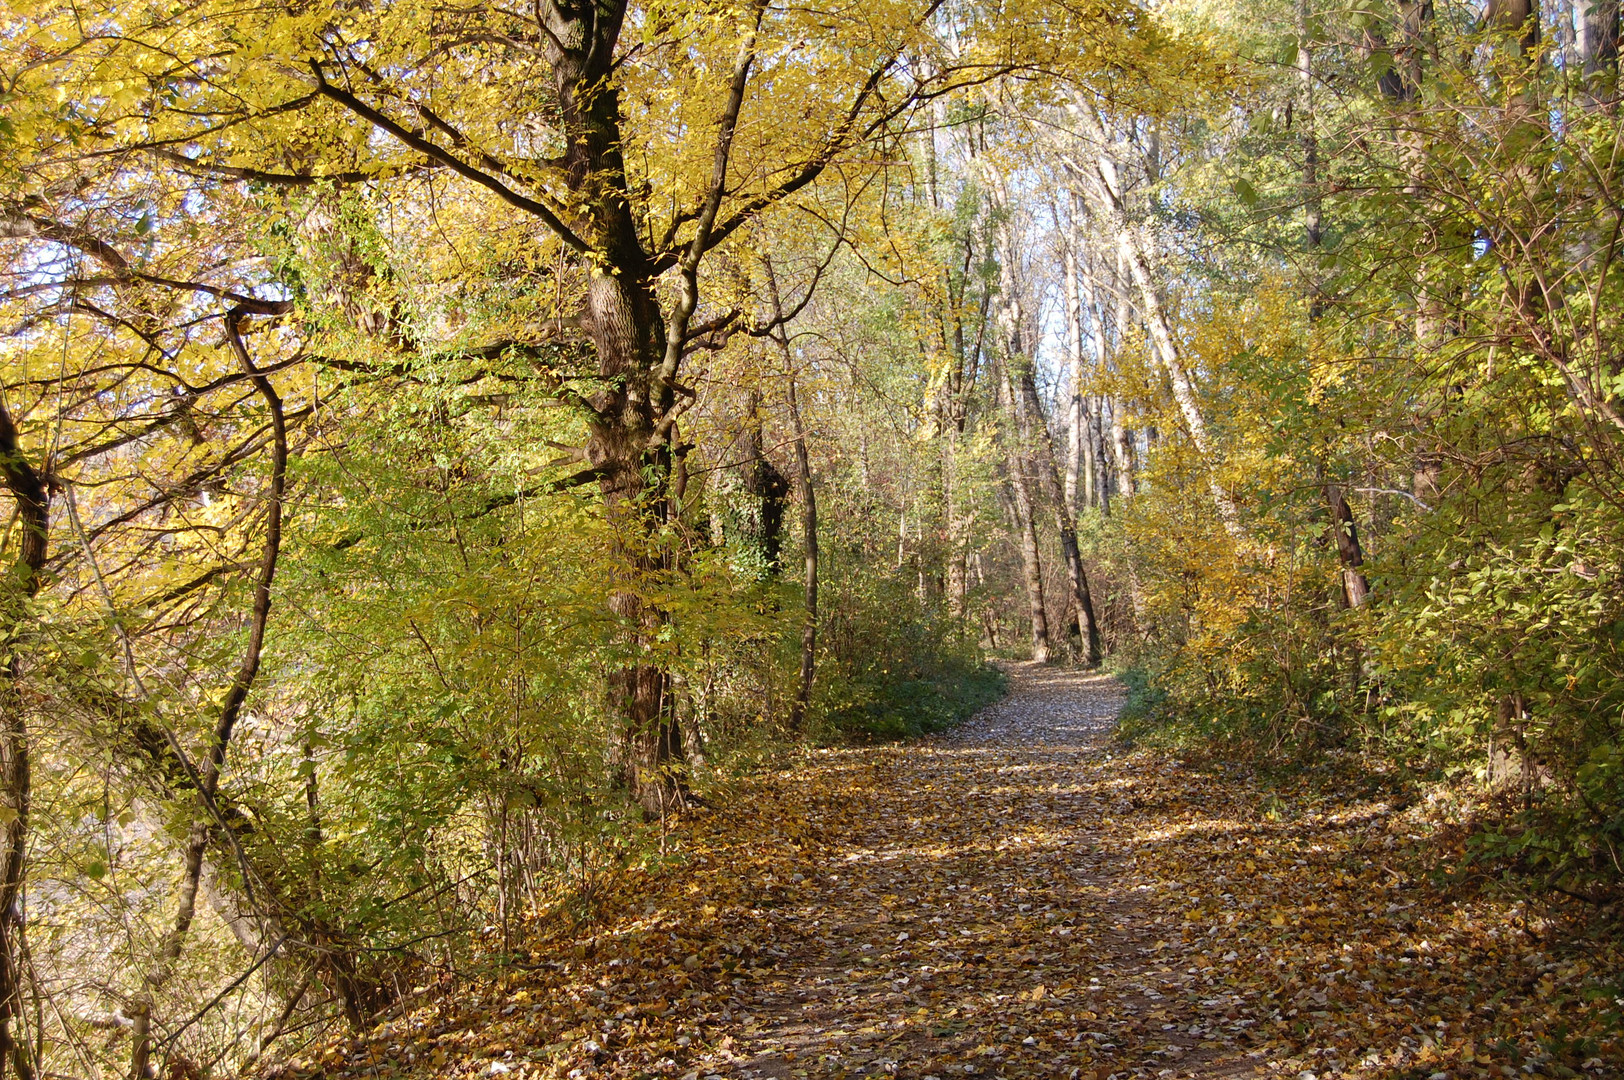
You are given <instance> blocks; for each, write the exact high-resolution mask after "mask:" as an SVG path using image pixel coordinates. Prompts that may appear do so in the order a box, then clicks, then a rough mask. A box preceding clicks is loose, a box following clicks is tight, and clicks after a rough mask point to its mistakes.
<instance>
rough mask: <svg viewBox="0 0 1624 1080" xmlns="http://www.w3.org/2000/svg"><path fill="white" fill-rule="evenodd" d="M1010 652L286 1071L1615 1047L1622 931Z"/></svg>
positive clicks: (1039, 1072)
mask: <svg viewBox="0 0 1624 1080" xmlns="http://www.w3.org/2000/svg"><path fill="white" fill-rule="evenodd" d="M1121 704H1122V690H1121V687H1120V685H1119V684H1117V683H1116V682H1115V681H1114V680H1112V679H1111V678H1110V677H1109V676H1104V675H1091V674H1085V673H1080V672H1075V671H1066V670H1061V669H1054V668H1041V667H1035V666H1032V665H1016V666H1014V667H1013V669H1012V685H1011V692H1010V694H1009V696H1008V697H1006V698H1005V699H1004V700H1003V701H1002V702H1000V703H998V704H997V705H995V706H993V707H991V708H989V709H987V710H985V711H984V712H982V713H981V714H980V715H978V716H977V717H976V718H974V719H973V720H972V721H970V722H969V723H967V724H966V725H964V726H963V727H961V728H960V729H958V730H957V731H955V732H954V733H952V734H951V735H950V736H947V737H944V738H939V739H935V740H931V741H928V742H922V743H913V744H905V745H897V746H886V747H877V748H861V749H843V750H836V751H822V752H818V753H816V754H813V755H810V756H809V758H808V759H807V761H806V763H805V764H804V765H803V766H801V767H798V768H796V769H794V770H790V771H785V772H782V773H778V774H775V775H772V776H769V777H764V778H761V779H760V780H759V782H756V783H754V784H753V785H751V786H750V787H749V788H748V789H747V790H744V791H741V792H738V793H735V795H734V796H733V797H732V798H731V799H730V800H729V801H728V803H727V804H726V805H725V806H723V807H722V808H721V809H718V810H713V811H704V812H700V813H697V814H694V815H692V816H691V817H690V818H689V819H688V820H687V821H685V822H684V823H683V824H682V826H681V828H680V829H678V830H677V831H676V832H675V833H674V834H673V837H672V843H673V844H674V845H675V846H676V847H677V848H678V850H679V851H680V854H681V859H682V865H681V866H679V867H677V868H674V869H670V868H668V869H665V870H662V871H656V872H643V873H631V872H628V873H627V874H625V875H624V876H623V877H620V878H617V879H616V880H615V881H613V882H612V883H611V884H610V885H609V886H608V887H607V889H606V890H605V900H604V903H603V907H602V910H600V912H599V913H598V916H597V917H596V918H595V919H594V920H592V921H591V922H589V923H586V924H583V925H580V926H577V927H575V928H574V929H573V930H571V929H568V928H564V927H556V928H555V929H554V930H553V931H552V932H551V933H550V934H544V935H542V936H541V937H540V938H539V939H538V940H536V941H534V942H533V944H532V948H533V956H534V957H535V958H536V959H537V961H538V963H537V964H536V965H535V966H534V968H533V969H530V970H519V971H513V972H510V973H508V974H506V975H504V976H502V977H500V978H497V979H494V980H490V981H486V982H483V983H480V984H478V985H474V986H467V987H461V988H459V989H458V990H457V992H455V993H449V992H448V993H447V994H446V995H445V996H444V997H443V998H442V999H441V1000H440V1001H438V1002H437V1003H435V1004H432V1005H429V1006H425V1007H423V1008H420V1009H418V1010H417V1011H415V1012H413V1013H411V1014H410V1015H406V1016H403V1017H400V1018H398V1019H395V1020H392V1021H389V1022H387V1023H385V1024H383V1025H382V1026H380V1027H379V1028H378V1029H377V1030H375V1031H374V1032H372V1033H370V1034H369V1035H368V1036H367V1037H366V1038H365V1039H362V1040H356V1041H354V1042H352V1043H348V1044H342V1045H333V1046H329V1047H326V1048H325V1052H324V1053H323V1052H320V1051H318V1052H313V1053H311V1054H307V1055H306V1056H305V1057H303V1058H301V1059H299V1060H296V1061H293V1062H289V1063H287V1064H286V1065H285V1066H284V1068H283V1069H282V1070H281V1071H282V1072H283V1073H284V1074H286V1075H288V1076H309V1075H313V1074H325V1075H333V1076H362V1075H367V1076H388V1075H432V1076H467V1077H473V1076H500V1075H510V1076H513V1077H515V1078H518V1077H548V1078H560V1080H586V1078H589V1077H590V1078H597V1077H603V1078H649V1077H672V1078H675V1080H713V1078H717V1077H721V1078H728V1080H731V1078H735V1077H737V1078H740V1080H751V1078H765V1077H773V1078H783V1080H800V1078H813V1077H855V1076H859V1075H865V1076H875V1077H879V1076H899V1077H913V1078H928V1077H935V1078H937V1080H948V1078H952V1077H988V1076H1008V1077H1018V1076H1056V1077H1066V1078H1068V1080H1083V1078H1087V1080H1101V1078H1106V1077H1112V1076H1115V1077H1118V1078H1128V1077H1230V1076H1255V1075H1266V1076H1289V1077H1293V1078H1296V1080H1326V1078H1328V1077H1344V1076H1345V1077H1361V1078H1363V1077H1371V1078H1375V1077H1394V1078H1397V1077H1416V1078H1420V1080H1457V1078H1465V1077H1495V1076H1506V1077H1510V1076H1516V1077H1547V1076H1548V1077H1557V1076H1574V1075H1592V1076H1599V1075H1618V1074H1619V1073H1620V1065H1619V1063H1620V1062H1621V1061H1624V1040H1621V1038H1620V1033H1619V1011H1620V1003H1621V1002H1620V998H1621V997H1624V983H1621V982H1620V971H1621V970H1624V968H1621V965H1620V950H1619V944H1618V940H1617V938H1616V936H1613V935H1612V934H1611V933H1604V934H1601V935H1599V936H1598V935H1592V936H1590V937H1582V936H1575V935H1574V934H1572V933H1569V934H1567V935H1565V936H1564V935H1553V934H1551V933H1550V932H1549V930H1548V928H1546V927H1545V925H1544V923H1543V922H1542V919H1541V917H1540V916H1539V915H1537V914H1536V913H1534V912H1532V911H1531V910H1529V909H1528V908H1527V907H1526V905H1525V904H1524V903H1522V902H1518V901H1514V900H1511V899H1505V898H1496V897H1494V896H1492V895H1489V894H1486V893H1478V894H1475V895H1451V894H1450V893H1449V892H1446V891H1440V890H1439V889H1438V888H1435V887H1434V886H1432V885H1431V884H1429V883H1428V882H1427V881H1425V880H1423V878H1422V875H1423V873H1424V867H1423V864H1422V862H1421V861H1420V856H1419V855H1418V851H1417V846H1416V845H1417V841H1418V840H1419V839H1420V838H1419V836H1418V835H1417V834H1416V832H1414V830H1417V829H1419V828H1422V825H1421V823H1420V822H1419V821H1418V820H1417V818H1416V816H1415V814H1416V812H1415V810H1414V809H1411V810H1409V811H1398V810H1395V809H1394V808H1393V807H1392V806H1390V805H1388V804H1387V803H1385V802H1382V801H1380V800H1379V799H1376V798H1374V797H1363V798H1361V797H1355V796H1348V797H1343V798H1330V797H1325V796H1323V795H1319V796H1314V797H1310V796H1309V795H1308V794H1306V793H1305V795H1304V797H1303V798H1302V799H1301V800H1299V805H1297V806H1295V807H1287V808H1286V809H1285V811H1284V812H1283V811H1282V808H1281V805H1280V803H1279V800H1278V798H1277V797H1276V796H1272V795H1271V796H1270V797H1269V798H1265V795H1264V792H1263V790H1262V789H1261V788H1260V787H1259V786H1258V785H1257V784H1256V783H1255V782H1254V781H1252V780H1251V779H1250V778H1247V777H1241V776H1237V775H1234V774H1233V773H1226V772H1213V771H1204V770H1200V769H1196V768H1193V767H1189V766H1186V765H1185V764H1184V763H1182V762H1180V761H1178V760H1176V759H1173V758H1170V757H1168V756H1166V755H1165V754H1162V753H1155V752H1148V751H1126V750H1124V749H1122V748H1120V747H1118V746H1116V745H1114V744H1113V743H1112V741H1111V735H1112V732H1113V730H1114V727H1115V720H1116V716H1117V713H1118V712H1119V710H1120V707H1121Z"/></svg>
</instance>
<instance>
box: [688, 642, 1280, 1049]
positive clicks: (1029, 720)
mask: <svg viewBox="0 0 1624 1080" xmlns="http://www.w3.org/2000/svg"><path fill="white" fill-rule="evenodd" d="M1011 681H1012V684H1011V687H1010V694H1009V696H1008V697H1007V698H1005V699H1004V700H1003V701H1002V702H1000V703H999V704H998V705H996V706H994V707H992V708H991V709H988V710H987V711H986V712H984V713H982V714H981V715H980V716H978V717H976V718H975V719H974V720H973V721H971V722H970V723H969V724H967V725H966V726H965V727H963V728H961V729H959V730H958V731H956V732H954V733H953V735H952V736H951V737H949V738H944V739H940V740H937V741H934V742H931V743H927V744H924V745H913V746H909V747H904V748H896V749H890V750H885V751H878V752H876V753H878V754H879V755H880V756H881V761H880V763H879V766H878V774H877V775H876V776H874V777H873V778H872V781H871V783H869V784H868V785H865V790H864V792H863V797H864V799H865V800H866V803H867V804H866V805H865V807H864V812H863V814H862V815H861V818H862V819H863V820H864V821H866V823H867V824H866V827H863V828H861V830H860V831H859V832H857V834H856V835H853V836H851V837H850V842H849V844H848V845H846V846H845V850H843V851H840V852H839V853H838V854H836V855H835V857H833V858H832V859H830V860H828V861H827V863H826V864H825V865H824V866H823V867H821V872H820V873H817V874H814V875H812V876H810V878H809V879H807V878H803V881H802V882H799V883H797V884H800V885H801V886H802V887H801V888H799V889H797V890H796V891H795V894H794V895H795V903H794V904H793V905H792V906H788V907H785V908H781V909H778V910H777V911H775V913H774V921H775V922H777V923H778V924H779V925H781V926H786V927H789V926H794V927H795V928H796V929H797V930H799V931H800V933H798V934H795V935H793V936H790V940H791V941H794V942H795V945H794V947H793V948H792V949H790V950H786V951H785V952H784V955H783V956H782V957H779V958H777V959H778V962H777V964H776V971H775V973H774V978H772V979H771V980H769V981H764V982H760V983H756V984H752V985H749V986H748V987H747V988H745V990H744V992H743V993H740V994H739V995H737V996H736V997H735V999H734V1000H733V1001H732V1002H730V1005H729V1008H728V1009H727V1013H728V1015H727V1016H718V1017H717V1020H718V1021H719V1022H720V1023H721V1024H722V1025H723V1026H725V1027H731V1028H733V1034H732V1039H731V1042H732V1044H733V1045H732V1046H730V1047H729V1051H730V1052H728V1053H726V1054H723V1055H721V1056H719V1058H718V1059H717V1060H714V1061H711V1062H707V1063H706V1064H707V1066H709V1067H711V1068H715V1069H717V1070H718V1072H731V1073H732V1074H734V1075H738V1076H742V1077H756V1076H761V1077H784V1078H792V1077H797V1076H803V1075H804V1076H834V1075H841V1074H844V1073H857V1072H865V1073H875V1072H879V1073H897V1074H900V1075H908V1076H926V1075H938V1076H942V1077H946V1076H951V1075H971V1076H974V1075H985V1074H1010V1075H1014V1074H1021V1075H1046V1074H1054V1075H1061V1076H1065V1075H1070V1074H1071V1073H1072V1072H1073V1071H1074V1070H1076V1069H1078V1067H1079V1066H1080V1065H1081V1064H1085V1063H1086V1064H1089V1065H1090V1066H1091V1067H1092V1066H1094V1065H1095V1064H1096V1063H1099V1062H1111V1063H1116V1064H1118V1065H1120V1066H1122V1067H1126V1068H1130V1069H1132V1068H1134V1067H1138V1068H1141V1069H1151V1070H1155V1071H1158V1072H1159V1071H1161V1070H1164V1069H1169V1068H1172V1069H1175V1070H1176V1072H1177V1073H1178V1074H1179V1075H1184V1074H1188V1073H1191V1072H1192V1070H1194V1071H1195V1072H1199V1074H1200V1075H1223V1074H1227V1073H1228V1072H1229V1071H1231V1070H1230V1068H1228V1067H1221V1066H1220V1064H1219V1062H1220V1059H1222V1058H1223V1057H1225V1053H1224V1051H1226V1050H1231V1049H1234V1048H1236V1047H1237V1041H1236V1040H1237V1037H1238V1036H1241V1035H1243V1033H1244V1032H1245V1028H1246V1027H1247V1026H1248V1025H1247V1023H1246V1022H1244V1021H1241V1022H1237V1023H1234V1024H1230V1025H1228V1026H1227V1027H1226V1024H1225V1022H1224V1021H1223V1020H1222V1018H1221V1017H1220V1018H1219V1019H1217V1020H1216V1021H1215V1019H1214V1010H1215V1009H1220V1008H1221V1007H1222V1005H1223V1004H1224V1002H1223V1001H1222V998H1223V994H1222V992H1221V991H1220V990H1215V989H1210V988H1211V987H1212V985H1213V982H1214V980H1213V979H1211V978H1208V979H1205V980H1203V979H1201V978H1200V977H1199V975H1198V973H1195V972H1193V971H1192V972H1186V971H1183V970H1181V969H1175V968H1172V967H1169V966H1168V965H1167V964H1166V963H1165V962H1164V959H1165V958H1163V957H1162V956H1161V953H1162V952H1163V951H1164V950H1165V943H1163V944H1162V945H1161V947H1160V948H1159V947H1158V942H1159V939H1160V938H1161V937H1162V936H1164V935H1165V933H1166V931H1165V930H1164V929H1163V927H1162V926H1161V925H1159V923H1160V922H1161V920H1160V918H1159V914H1158V913H1157V911H1156V910H1155V908H1153V907H1151V906H1149V905H1147V904H1146V903H1144V902H1143V896H1144V894H1145V893H1146V892H1150V891H1154V889H1155V888H1156V886H1155V885H1154V884H1153V883H1151V882H1147V881H1144V880H1141V879H1140V877H1138V876H1136V875H1135V873H1134V870H1133V866H1132V864H1131V863H1130V862H1129V858H1128V857H1127V856H1126V855H1125V853H1123V852H1121V851H1112V850H1108V849H1106V848H1103V847H1102V846H1101V839H1102V838H1101V836H1100V830H1101V827H1102V825H1105V824H1106V823H1107V822H1108V820H1110V819H1112V817H1113V815H1114V814H1116V813H1117V812H1119V811H1122V810H1128V809H1131V808H1132V796H1131V795H1130V794H1129V793H1127V792H1124V791H1122V790H1120V788H1121V786H1122V781H1123V776H1122V774H1121V772H1120V769H1119V766H1118V763H1117V762H1116V760H1115V759H1114V758H1113V755H1112V752H1111V750H1110V748H1109V744H1108V739H1109V736H1110V734H1111V732H1112V730H1113V729H1114V727H1115V721H1116V716H1117V714H1118V712H1119V711H1120V709H1121V705H1122V700H1123V694H1122V690H1121V688H1120V686H1119V685H1118V684H1117V683H1115V681H1114V680H1113V679H1111V678H1110V677H1109V676H1105V675H1089V674H1084V673H1079V672H1073V671H1064V670H1058V669H1053V668H1040V667H1035V666H1030V665H1017V666H1014V667H1012V668H1011ZM787 936H788V935H787ZM1192 988H1201V989H1202V990H1203V991H1204V993H1205V995H1206V996H1207V998H1208V999H1209V1000H1206V1001H1199V1000H1192V997H1193V996H1194V995H1192V994H1191V993H1189V992H1188V991H1190V990H1191V989H1192ZM1214 998H1216V1000H1212V999H1214ZM1228 1056H1229V1057H1234V1055H1233V1054H1230V1055H1228ZM724 1066H726V1068H724ZM702 1075H703V1074H702ZM1091 1075H1092V1071H1091Z"/></svg>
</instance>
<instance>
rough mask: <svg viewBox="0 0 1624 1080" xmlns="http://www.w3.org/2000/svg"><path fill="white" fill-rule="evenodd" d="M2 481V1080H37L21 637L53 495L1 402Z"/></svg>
mask: <svg viewBox="0 0 1624 1080" xmlns="http://www.w3.org/2000/svg"><path fill="white" fill-rule="evenodd" d="M0 479H3V480H4V482H5V485H6V487H7V489H8V490H10V492H11V496H12V500H13V503H14V505H15V513H16V520H17V525H18V530H19V533H20V535H19V536H18V538H17V561H16V563H14V564H13V565H12V568H11V571H10V574H9V577H10V579H11V580H10V581H7V582H5V583H4V584H3V589H4V593H3V594H0V605H3V606H0V618H3V620H4V623H3V627H4V630H5V632H6V640H7V641H8V642H10V647H9V649H8V650H7V651H8V654H9V655H8V656H7V658H6V660H5V663H4V666H3V667H0V811H3V820H0V1075H3V1074H4V1072H5V1069H6V1066H7V1064H8V1063H9V1064H10V1066H11V1069H12V1071H13V1072H15V1073H16V1075H17V1077H18V1080H32V1078H33V1076H34V1064H33V1060H32V1058H31V1057H30V1055H29V1049H28V1043H27V1042H26V1041H25V1040H23V1039H20V1038H18V1033H17V1031H16V1029H15V1024H16V1023H17V1022H18V1021H19V1020H20V1019H21V1017H22V1005H23V978H22V936H23V914H22V912H23V906H22V902H21V900H22V889H23V881H24V879H25V877H26V875H27V872H28V862H27V856H28V811H29V798H30V796H31V794H32V783H31V775H30V771H29V742H28V719H27V717H26V715H25V714H24V711H23V695H22V689H21V686H20V685H19V684H20V682H21V679H22V659H21V656H20V649H19V647H18V646H19V632H20V630H21V628H22V627H23V626H24V625H25V623H26V622H27V620H28V619H29V610H28V609H29V606H30V603H31V601H32V600H33V598H34V595H35V594H36V593H38V592H39V587H40V568H41V567H42V566H44V565H45V554H46V544H47V539H48V535H49V529H50V505H51V490H50V486H49V484H48V482H47V481H46V478H45V477H44V476H43V475H42V474H41V473H40V472H39V471H38V470H36V469H35V468H34V467H33V465H31V464H30V463H29V461H28V459H27V458H26V457H25V456H24V455H23V453H22V450H21V448H20V447H19V446H18V442H17V427H16V425H15V424H14V423H12V419H11V414H10V413H8V412H7V411H6V408H5V405H4V403H3V402H0Z"/></svg>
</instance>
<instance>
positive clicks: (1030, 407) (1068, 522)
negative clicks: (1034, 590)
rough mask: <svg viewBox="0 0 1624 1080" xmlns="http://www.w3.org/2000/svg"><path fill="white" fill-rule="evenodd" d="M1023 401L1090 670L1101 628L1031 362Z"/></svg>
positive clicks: (1024, 369) (1096, 660)
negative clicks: (1051, 509)
mask: <svg viewBox="0 0 1624 1080" xmlns="http://www.w3.org/2000/svg"><path fill="white" fill-rule="evenodd" d="M1020 384H1021V397H1022V399H1023V400H1024V403H1025V409H1024V412H1025V414H1026V420H1025V423H1024V424H1023V425H1022V427H1023V428H1026V429H1029V430H1030V431H1031V439H1030V441H1029V443H1028V445H1029V446H1030V447H1031V449H1032V450H1033V452H1034V453H1036V455H1037V459H1038V473H1039V476H1040V478H1041V479H1042V481H1043V486H1044V488H1045V489H1046V494H1047V495H1048V497H1049V504H1050V505H1051V506H1052V507H1053V508H1054V519H1055V528H1056V529H1057V530H1058V531H1059V533H1060V550H1061V553H1062V554H1063V555H1064V556H1065V559H1066V577H1067V579H1068V581H1069V583H1070V585H1071V604H1072V607H1073V609H1074V610H1075V612H1076V614H1077V615H1078V621H1079V624H1080V625H1079V626H1078V628H1077V631H1078V636H1079V637H1080V638H1081V639H1082V644H1083V661H1084V663H1086V664H1087V665H1088V666H1089V667H1091V668H1092V667H1099V664H1100V624H1099V622H1098V621H1097V620H1096V619H1095V618H1094V596H1093V594H1092V593H1091V592H1090V591H1089V588H1088V573H1087V571H1085V570H1084V569H1083V558H1082V554H1081V552H1080V551H1079V549H1078V547H1077V527H1076V526H1075V525H1074V524H1073V523H1072V517H1071V514H1070V513H1069V512H1068V510H1067V509H1066V500H1065V498H1064V496H1063V493H1062V491H1061V487H1060V474H1059V470H1058V469H1057V468H1056V467H1055V460H1054V441H1053V439H1051V438H1050V435H1049V423H1048V421H1047V420H1046V419H1045V418H1044V415H1043V407H1042V405H1041V404H1040V403H1039V401H1038V388H1037V383H1036V382H1035V381H1034V380H1033V376H1032V365H1031V363H1030V362H1028V363H1024V364H1022V365H1021V376H1020Z"/></svg>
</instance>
